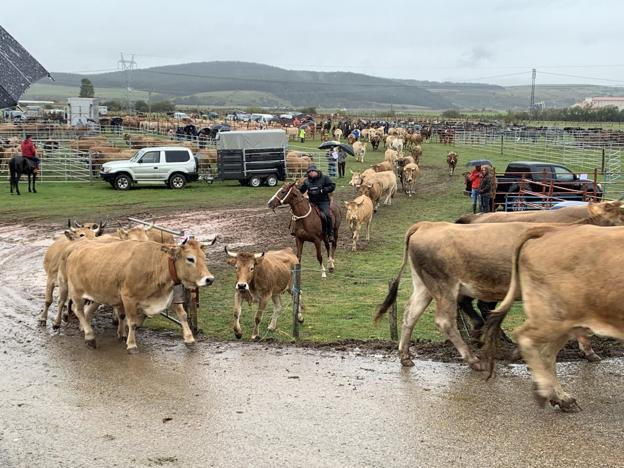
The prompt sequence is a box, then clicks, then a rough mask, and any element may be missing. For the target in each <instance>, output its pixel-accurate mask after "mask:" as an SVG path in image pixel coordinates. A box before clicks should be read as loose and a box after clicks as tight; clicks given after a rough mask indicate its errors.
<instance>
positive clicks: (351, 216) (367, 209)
mask: <svg viewBox="0 0 624 468" xmlns="http://www.w3.org/2000/svg"><path fill="white" fill-rule="evenodd" d="M345 205H346V206H347V221H348V222H349V228H350V229H351V234H352V239H353V244H352V247H351V250H352V251H353V252H355V251H356V250H357V241H358V240H360V229H361V227H362V225H363V224H366V240H367V241H369V240H370V227H371V223H372V222H373V202H372V200H371V199H370V198H369V197H367V196H366V195H360V196H359V197H357V198H355V199H354V200H352V201H348V202H347V201H346V202H345Z"/></svg>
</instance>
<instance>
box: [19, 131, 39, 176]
mask: <svg viewBox="0 0 624 468" xmlns="http://www.w3.org/2000/svg"><path fill="white" fill-rule="evenodd" d="M20 152H21V153H22V156H23V157H25V158H28V159H30V160H31V161H32V162H33V163H34V164H35V174H38V173H39V163H40V162H41V160H40V159H39V158H38V157H37V147H36V146H35V144H34V143H33V141H32V136H31V135H26V138H24V141H22V144H21V145H20Z"/></svg>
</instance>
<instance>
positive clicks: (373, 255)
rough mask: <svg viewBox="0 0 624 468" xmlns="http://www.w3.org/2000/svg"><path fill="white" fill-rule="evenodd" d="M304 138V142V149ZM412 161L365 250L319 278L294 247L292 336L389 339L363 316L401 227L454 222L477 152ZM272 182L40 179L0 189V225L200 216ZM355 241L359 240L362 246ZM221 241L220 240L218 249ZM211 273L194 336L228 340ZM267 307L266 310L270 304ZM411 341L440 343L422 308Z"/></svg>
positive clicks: (218, 267) (249, 201) (308, 249)
mask: <svg viewBox="0 0 624 468" xmlns="http://www.w3.org/2000/svg"><path fill="white" fill-rule="evenodd" d="M317 144H318V142H316V143H314V144H310V143H308V144H305V145H303V146H304V147H307V148H311V149H312V148H314V146H315V145H317ZM450 150H455V151H457V152H458V153H459V155H460V160H459V161H460V162H459V166H458V168H457V172H456V175H455V176H454V177H449V176H448V174H447V169H446V153H447V152H448V151H450ZM423 151H424V155H423V158H422V160H421V169H422V173H421V179H420V184H419V188H418V193H417V195H416V196H415V197H412V198H411V199H408V198H407V197H405V196H404V195H403V194H398V195H397V197H396V198H395V199H394V202H393V204H392V206H389V207H386V206H382V207H381V208H380V209H379V211H378V213H377V214H376V216H375V218H374V220H373V227H372V232H371V241H370V242H369V243H368V245H367V246H366V248H365V250H362V251H358V252H355V253H352V252H351V251H350V250H346V248H344V247H343V248H339V249H338V251H337V255H336V268H337V271H336V273H334V274H331V275H329V277H328V279H326V280H321V278H320V273H319V272H318V271H316V269H317V263H316V259H315V257H314V249H313V247H312V245H310V244H306V246H305V248H304V258H303V266H304V271H303V274H302V290H303V295H304V301H305V304H306V316H305V323H304V325H303V328H302V336H301V337H302V339H304V340H309V341H314V342H321V343H324V342H334V341H341V340H350V339H353V340H368V339H382V340H386V339H388V338H389V332H388V326H387V322H384V323H383V324H382V325H380V326H374V325H373V324H372V321H371V318H372V315H373V312H374V309H375V306H376V305H377V304H378V303H380V302H381V301H382V300H383V298H384V296H385V294H386V291H387V286H388V281H389V280H390V279H391V278H392V277H394V276H395V275H396V272H397V271H398V267H399V265H400V262H401V258H402V252H403V250H402V249H403V238H404V233H405V231H406V230H407V228H408V227H409V226H410V225H411V224H413V223H415V222H417V221H421V220H445V221H454V220H455V219H456V218H457V217H459V216H460V215H461V214H463V213H465V212H467V211H468V210H469V209H470V205H469V203H470V202H469V199H468V198H467V197H465V196H463V195H462V190H463V177H462V176H461V173H462V171H463V170H464V165H465V163H466V161H468V160H470V159H476V158H481V157H483V156H484V155H483V154H480V153H479V152H478V151H474V150H470V149H467V148H465V147H451V146H443V145H439V144H437V143H427V144H425V145H424V146H423ZM382 159H383V152H381V151H380V152H377V153H372V152H369V153H368V154H367V165H368V164H372V163H374V162H377V161H380V160H382ZM507 162H508V161H507V160H506V159H504V158H503V157H501V158H500V159H496V160H495V164H496V165H498V166H504V165H506V163H507ZM360 167H361V165H360V164H358V163H354V162H353V160H351V159H350V160H349V161H348V163H347V174H348V173H349V169H354V170H355V169H359V168H360ZM337 183H338V189H337V190H338V194H337V196H338V197H339V198H340V199H348V198H350V197H351V194H352V193H353V189H352V188H351V187H350V186H348V185H347V183H348V180H347V179H338V180H337ZM274 191H275V190H274V189H271V188H268V187H263V188H258V189H253V188H250V187H241V186H240V185H239V184H238V182H223V183H220V182H215V183H214V184H212V185H208V184H205V183H203V182H197V183H193V184H190V185H189V186H188V187H187V188H186V189H184V190H181V191H172V190H169V189H166V188H164V187H154V188H142V189H137V190H131V191H129V192H119V191H114V190H112V189H111V188H110V186H109V185H108V184H106V183H103V182H99V181H98V182H94V183H52V182H50V183H42V184H40V191H39V193H38V194H37V195H33V194H28V193H23V195H22V196H21V197H17V196H9V194H8V190H7V192H5V195H4V200H3V201H4V203H2V205H0V221H2V222H21V221H26V222H50V223H58V225H59V226H60V225H64V223H65V222H66V219H67V218H68V217H75V218H79V219H83V220H87V219H99V218H103V217H110V218H111V219H116V218H117V219H123V218H125V217H127V216H132V215H138V216H145V217H150V216H152V215H154V216H157V215H162V214H169V215H175V214H176V213H180V212H184V211H189V210H195V209H203V210H206V216H210V210H211V209H220V210H222V209H224V208H250V207H262V206H264V205H265V203H266V201H267V200H268V199H269V198H270V196H271V195H272V194H273V193H274ZM271 215H272V213H270V212H269V211H267V223H272V222H275V221H274V218H272V217H271ZM342 229H343V230H342V231H341V237H342V238H346V237H348V236H349V230H348V226H346V225H344V224H343V228H342ZM364 244H365V243H364V242H362V243H361V245H362V246H364ZM286 245H292V246H294V242H293V241H292V240H291V238H290V236H289V234H288V232H287V227H286V226H284V231H283V237H282V238H281V239H276V247H282V246H286ZM218 248H221V246H218ZM210 269H211V272H212V273H213V274H214V275H215V276H216V278H217V281H216V283H215V284H214V285H213V286H211V287H210V288H205V289H204V290H203V291H202V307H201V310H200V326H201V328H202V329H203V331H204V333H205V334H206V335H208V336H209V337H213V338H216V339H225V340H230V339H234V335H233V332H232V331H231V318H232V303H233V295H232V293H233V283H234V281H235V278H234V271H233V268H232V267H230V266H228V265H226V264H225V263H224V262H223V263H219V264H211V265H210ZM410 292H411V282H410V279H409V275H408V274H406V275H405V277H404V279H403V281H402V284H401V289H400V295H399V300H398V307H399V323H400V320H401V314H402V308H403V306H404V304H405V301H406V299H407V297H408V296H409V294H410ZM284 305H285V308H284V313H283V315H282V317H281V318H280V320H279V322H278V330H277V331H276V332H274V334H272V337H273V338H274V339H276V340H280V341H289V340H290V335H291V321H292V320H291V313H290V310H291V309H290V299H289V298H287V297H285V298H284ZM271 307H272V306H269V314H270V311H271ZM269 314H266V315H265V317H264V319H263V322H262V325H261V335H264V334H265V333H266V326H267V324H268V320H269V318H270V317H269ZM512 315H513V316H512V317H510V319H511V320H509V319H508V320H507V324H508V325H511V324H514V323H518V320H520V318H521V315H520V314H518V313H515V314H512ZM150 323H151V326H154V327H169V326H170V325H169V323H168V322H166V321H165V320H164V319H156V320H152V321H151V322H150ZM241 323H242V327H243V333H244V338H243V339H249V337H250V334H251V326H252V314H251V313H250V311H249V307H248V306H245V307H244V309H243V315H242V322H241ZM414 338H419V339H432V340H443V337H442V336H441V335H440V334H439V333H438V332H437V330H436V327H435V325H434V323H433V314H431V313H427V314H425V315H424V316H423V318H422V319H421V321H420V322H419V324H418V325H417V327H416V329H415V332H414Z"/></svg>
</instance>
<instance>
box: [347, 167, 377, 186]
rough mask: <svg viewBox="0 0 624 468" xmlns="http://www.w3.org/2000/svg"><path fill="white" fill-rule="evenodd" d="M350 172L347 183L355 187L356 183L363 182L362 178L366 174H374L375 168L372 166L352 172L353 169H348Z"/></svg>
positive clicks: (366, 175)
mask: <svg viewBox="0 0 624 468" xmlns="http://www.w3.org/2000/svg"><path fill="white" fill-rule="evenodd" d="M350 172H351V180H350V181H349V185H351V186H353V187H357V186H358V185H361V184H363V183H364V180H365V179H366V178H367V177H368V176H371V175H373V174H375V170H374V169H372V168H368V169H366V170H364V171H363V172H353V171H350Z"/></svg>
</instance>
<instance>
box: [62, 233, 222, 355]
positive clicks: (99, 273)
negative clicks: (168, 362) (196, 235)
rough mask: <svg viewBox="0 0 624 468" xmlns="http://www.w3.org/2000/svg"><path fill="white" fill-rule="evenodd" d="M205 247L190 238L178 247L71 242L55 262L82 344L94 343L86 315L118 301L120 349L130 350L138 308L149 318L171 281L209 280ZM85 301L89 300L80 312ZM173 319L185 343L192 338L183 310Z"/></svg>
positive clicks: (164, 301)
mask: <svg viewBox="0 0 624 468" xmlns="http://www.w3.org/2000/svg"><path fill="white" fill-rule="evenodd" d="M206 248H207V245H205V244H202V243H201V242H199V241H196V240H188V241H185V242H184V243H183V244H181V245H179V246H175V245H162V244H158V243H156V242H139V241H119V242H114V243H110V244H97V243H94V242H82V243H80V245H77V246H76V247H75V248H74V249H73V250H72V252H71V253H70V254H69V255H68V256H67V260H66V261H65V263H64V264H61V268H59V274H61V271H62V270H63V268H64V269H65V272H64V274H65V276H66V278H67V286H68V291H69V297H70V299H71V301H72V302H73V305H74V309H73V310H74V313H75V314H76V316H77V317H78V320H79V321H80V324H81V326H82V329H83V331H84V337H85V342H86V343H87V345H88V346H90V347H94V348H95V346H96V343H95V334H94V332H93V329H92V327H91V316H92V314H93V313H94V312H95V310H97V308H98V307H99V305H100V304H109V305H113V306H119V305H121V306H123V309H124V312H125V316H126V320H127V322H128V338H127V340H126V348H127V350H128V352H129V353H136V352H137V351H138V348H137V344H136V336H135V331H136V328H137V326H138V324H139V309H140V310H141V311H142V312H143V314H145V315H146V316H150V317H151V316H153V315H156V314H158V313H159V312H161V311H162V310H164V309H165V308H166V307H167V306H168V305H169V303H170V302H171V300H172V298H173V289H174V286H175V285H177V284H183V285H184V287H185V288H188V289H194V288H196V287H202V286H208V285H210V284H212V283H213V282H214V276H213V275H212V274H211V273H210V271H209V270H208V266H207V265H206V258H205V252H204V251H205V250H206ZM87 299H88V300H90V301H92V302H91V303H90V304H89V305H88V307H87V309H86V311H85V300H87ZM176 310H177V311H179V310H182V311H184V309H183V308H179V309H176ZM178 319H179V320H180V322H181V323H182V330H183V334H184V341H185V343H187V342H188V343H191V342H194V340H193V339H192V336H193V335H192V333H191V331H190V328H189V326H188V322H187V319H186V313H185V312H184V315H183V316H180V315H179V316H178ZM189 340H190V341H189Z"/></svg>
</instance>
